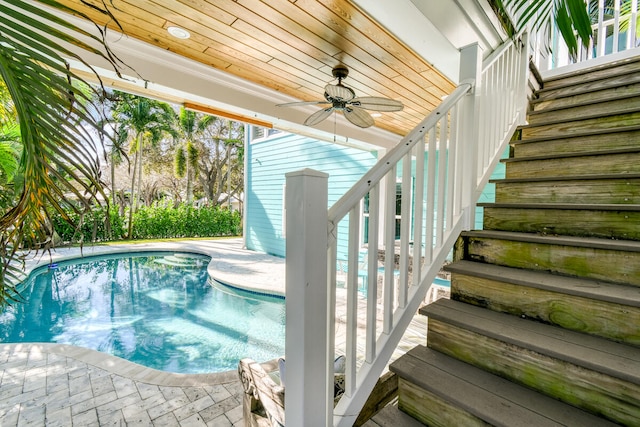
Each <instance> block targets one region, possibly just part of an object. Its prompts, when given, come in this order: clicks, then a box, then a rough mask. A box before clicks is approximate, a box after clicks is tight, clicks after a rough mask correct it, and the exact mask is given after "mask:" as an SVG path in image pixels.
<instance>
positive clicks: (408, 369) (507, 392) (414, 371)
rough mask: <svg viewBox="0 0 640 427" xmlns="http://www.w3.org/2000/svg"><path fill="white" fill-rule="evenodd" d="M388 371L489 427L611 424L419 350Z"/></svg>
mask: <svg viewBox="0 0 640 427" xmlns="http://www.w3.org/2000/svg"><path fill="white" fill-rule="evenodd" d="M390 369H391V370H392V371H393V372H395V373H396V374H397V375H398V376H400V377H404V378H407V380H408V381H410V382H412V383H414V384H416V385H418V386H419V387H421V388H423V389H425V390H427V391H429V392H431V393H433V394H435V395H437V396H438V397H440V398H442V399H444V400H447V401H449V402H453V404H455V405H456V406H458V407H461V408H463V409H464V410H466V411H468V412H470V413H471V414H473V415H475V416H477V417H478V418H480V419H482V420H483V421H485V422H487V423H489V424H491V425H498V426H533V425H535V426H547V425H549V426H557V425H593V426H596V425H602V426H613V425H615V424H613V423H610V422H608V421H606V420H603V419H601V418H598V417H596V416H594V415H591V414H589V413H587V412H584V411H582V410H580V409H578V408H575V407H572V406H569V405H566V404H564V403H562V402H560V401H559V400H556V399H553V398H550V397H547V396H545V395H543V394H540V393H537V392H535V391H533V390H531V389H528V388H526V387H523V386H520V385H518V384H515V383H513V382H511V381H508V380H506V379H504V378H501V377H498V376H496V375H493V374H490V373H488V372H486V371H483V370H481V369H478V368H476V367H474V366H472V365H470V364H468V363H465V362H461V361H459V360H456V359H453V358H451V357H449V356H446V355H444V354H442V353H439V352H437V351H434V350H432V349H429V348H427V347H425V346H417V347H415V348H413V349H412V350H410V351H409V352H408V353H407V354H405V355H404V356H403V357H402V358H400V359H398V360H397V361H395V362H394V363H393V364H392V365H391V366H390Z"/></svg>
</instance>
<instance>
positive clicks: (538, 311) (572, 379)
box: [372, 57, 640, 426]
mask: <svg viewBox="0 0 640 427" xmlns="http://www.w3.org/2000/svg"><path fill="white" fill-rule="evenodd" d="M537 95H538V96H537V99H536V100H535V101H534V102H533V103H532V107H533V111H532V112H531V113H530V114H529V125H527V126H524V127H522V129H521V139H520V140H518V141H515V142H513V143H512V149H511V156H510V158H509V159H507V160H505V163H506V179H504V180H498V181H496V182H495V184H496V202H495V203H493V204H485V205H484V230H482V231H471V232H465V233H463V234H462V235H461V237H460V239H459V241H458V244H457V247H456V248H455V255H454V258H455V262H454V263H453V264H451V265H450V266H448V267H447V269H448V270H449V271H450V272H451V275H452V292H451V300H446V299H441V300H438V301H437V302H435V303H433V304H430V305H428V306H426V307H424V308H423V309H421V313H422V314H424V315H426V316H428V318H429V321H428V335H427V337H428V338H427V340H428V342H427V345H426V346H418V347H416V348H414V349H412V350H411V351H409V352H408V353H407V354H406V355H404V356H403V357H402V358H400V359H398V360H397V361H396V362H394V363H393V364H392V365H391V371H392V372H395V373H396V374H397V375H398V378H399V389H398V390H399V391H398V394H399V398H398V407H399V408H400V410H402V411H404V412H406V413H408V414H410V415H411V416H413V417H414V418H415V419H417V420H419V421H421V422H422V423H424V424H427V425H433V426H472V425H502V426H546V425H549V426H551V425H571V426H599V425H615V424H622V425H629V426H633V425H635V426H638V425H640V57H639V58H635V59H629V60H625V61H620V62H619V63H615V64H609V65H608V66H600V67H598V68H593V69H590V70H587V71H583V72H581V73H576V74H573V75H567V76H564V77H562V78H557V79H554V80H548V81H545V82H544V86H543V89H541V90H540V91H539V92H538V94H537ZM372 421H375V419H374V420H372ZM372 425H376V424H372Z"/></svg>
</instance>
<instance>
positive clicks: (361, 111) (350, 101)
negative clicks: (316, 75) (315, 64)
mask: <svg viewBox="0 0 640 427" xmlns="http://www.w3.org/2000/svg"><path fill="white" fill-rule="evenodd" d="M331 73H332V74H333V77H335V78H337V79H338V84H337V85H332V84H328V85H326V86H325V87H324V99H325V101H301V102H288V103H286V104H278V105H277V106H278V107H293V106H298V105H324V104H330V105H329V106H328V107H326V108H323V109H322V110H319V111H316V112H315V113H313V114H312V115H310V116H309V117H307V120H305V121H304V124H305V125H307V126H313V125H316V124H318V123H320V122H321V121H323V120H324V119H326V118H327V117H329V116H330V115H331V113H332V112H333V111H342V114H344V116H345V117H346V118H347V120H349V121H350V122H351V123H353V124H354V125H356V126H359V127H361V128H367V127H369V126H373V124H374V121H373V117H371V114H369V113H368V112H367V111H365V110H371V111H387V112H389V111H400V110H402V109H403V108H404V105H403V104H402V102H400V101H396V100H395V99H390V98H382V97H379V96H361V97H356V94H355V92H354V91H353V89H351V88H350V87H347V86H345V85H343V84H342V80H343V79H346V78H347V76H348V75H349V69H348V68H347V67H346V66H344V65H336V66H335V67H333V70H332V71H331Z"/></svg>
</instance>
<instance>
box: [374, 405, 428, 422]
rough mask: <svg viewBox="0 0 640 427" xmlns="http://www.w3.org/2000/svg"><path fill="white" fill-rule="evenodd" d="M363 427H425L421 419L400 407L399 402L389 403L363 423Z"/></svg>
mask: <svg viewBox="0 0 640 427" xmlns="http://www.w3.org/2000/svg"><path fill="white" fill-rule="evenodd" d="M362 426H363V427H424V424H422V423H421V422H420V421H418V420H416V419H415V418H413V417H412V416H411V415H409V414H406V413H404V412H402V411H401V410H400V409H398V405H397V404H391V405H387V406H385V407H384V408H382V409H381V410H380V411H379V412H378V413H377V414H375V415H374V416H373V417H371V419H369V420H368V421H367V422H366V423H364V424H363V425H362Z"/></svg>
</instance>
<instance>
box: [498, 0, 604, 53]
mask: <svg viewBox="0 0 640 427" xmlns="http://www.w3.org/2000/svg"><path fill="white" fill-rule="evenodd" d="M493 1H494V3H495V5H496V7H497V8H498V9H499V10H500V13H503V12H504V13H507V14H508V15H509V16H511V19H512V21H513V22H515V26H516V33H519V32H520V31H522V30H523V29H524V28H526V27H530V28H532V29H533V30H534V31H536V32H538V33H540V34H545V35H546V40H544V41H545V42H546V46H547V48H549V46H550V39H551V35H552V31H551V26H552V23H555V24H556V26H557V27H558V30H559V31H560V34H561V35H562V38H563V39H564V41H565V43H566V44H567V47H568V49H569V52H570V54H571V56H572V57H573V58H575V57H576V55H577V53H578V37H577V36H576V34H577V35H578V36H579V38H580V40H581V41H582V44H583V45H584V46H585V47H587V46H589V43H590V41H591V39H592V37H593V33H592V30H591V20H590V16H589V15H590V14H589V12H588V10H587V5H586V4H585V2H584V1H583V0H500V1H496V0H493Z"/></svg>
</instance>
